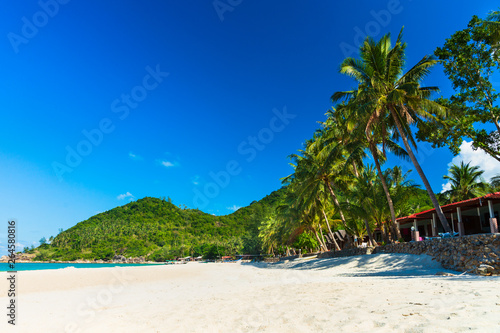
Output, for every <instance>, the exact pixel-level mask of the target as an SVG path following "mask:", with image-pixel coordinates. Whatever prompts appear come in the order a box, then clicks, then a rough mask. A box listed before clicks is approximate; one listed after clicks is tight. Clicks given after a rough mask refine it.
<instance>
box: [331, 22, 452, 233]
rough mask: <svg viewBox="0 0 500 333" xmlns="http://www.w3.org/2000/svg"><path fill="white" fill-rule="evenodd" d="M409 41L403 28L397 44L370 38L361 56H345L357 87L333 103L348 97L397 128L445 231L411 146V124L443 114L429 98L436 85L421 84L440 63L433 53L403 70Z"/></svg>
mask: <svg viewBox="0 0 500 333" xmlns="http://www.w3.org/2000/svg"><path fill="white" fill-rule="evenodd" d="M405 49H406V43H403V41H402V30H401V32H400V34H399V36H398V39H397V41H396V45H394V47H393V46H392V45H391V41H390V34H387V35H385V36H383V37H382V38H381V39H380V41H379V42H378V43H376V42H375V41H374V40H373V38H371V37H368V38H367V39H366V40H365V42H364V44H363V45H362V46H361V49H360V55H361V59H354V58H346V59H345V60H344V61H343V62H342V64H341V69H340V72H341V73H342V74H345V75H347V76H350V77H351V78H353V79H355V80H356V82H357V84H358V87H357V88H356V89H354V90H350V91H339V92H336V93H334V94H333V95H332V100H333V101H334V102H336V101H340V100H342V99H345V100H348V101H349V102H350V103H352V105H353V106H355V107H356V108H359V109H361V110H369V111H367V112H371V113H372V117H371V121H372V122H373V123H374V124H377V123H378V124H380V125H382V124H383V126H384V127H385V128H387V129H391V128H392V129H394V128H395V129H396V130H397V132H398V134H399V136H400V138H401V140H402V141H403V144H404V146H405V150H406V152H407V153H408V155H409V156H410V159H411V161H412V162H413V165H414V166H415V169H416V171H417V172H418V174H419V176H420V178H421V179H422V182H423V183H424V186H425V188H426V190H427V192H428V194H429V197H430V198H431V200H432V203H433V206H434V208H435V209H436V212H437V215H438V217H439V220H440V222H441V224H442V225H443V228H444V230H445V231H451V229H450V226H449V224H448V221H447V220H446V217H445V216H444V214H443V212H442V210H441V207H440V206H439V203H438V201H437V198H436V195H435V194H434V192H433V191H432V188H431V186H430V184H429V181H428V180H427V177H426V176H425V174H424V172H423V170H422V168H421V167H420V164H419V163H418V161H417V159H416V157H415V154H414V153H413V150H412V148H411V146H410V142H411V143H412V145H413V146H414V147H416V143H415V141H414V138H413V133H412V131H411V128H410V125H412V124H414V123H415V122H416V121H417V120H418V121H422V120H423V119H432V118H433V115H432V113H434V114H442V113H443V112H444V108H443V107H442V106H441V105H439V104H438V103H435V102H433V101H431V100H430V99H429V97H430V95H431V93H432V92H435V91H438V88H437V87H421V86H420V82H421V81H422V80H423V79H424V78H425V77H426V76H427V75H428V74H429V72H430V68H431V67H432V66H434V65H435V64H436V63H437V60H435V59H434V57H432V56H425V57H423V58H422V60H420V61H419V62H418V63H417V64H416V65H415V66H413V67H412V68H411V69H410V70H409V71H407V72H406V73H404V65H405Z"/></svg>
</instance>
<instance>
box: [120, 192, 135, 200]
mask: <svg viewBox="0 0 500 333" xmlns="http://www.w3.org/2000/svg"><path fill="white" fill-rule="evenodd" d="M116 198H117V199H118V200H123V199H126V198H129V200H134V195H133V194H132V193H130V192H127V193H124V194H120V195H119V196H117V197H116Z"/></svg>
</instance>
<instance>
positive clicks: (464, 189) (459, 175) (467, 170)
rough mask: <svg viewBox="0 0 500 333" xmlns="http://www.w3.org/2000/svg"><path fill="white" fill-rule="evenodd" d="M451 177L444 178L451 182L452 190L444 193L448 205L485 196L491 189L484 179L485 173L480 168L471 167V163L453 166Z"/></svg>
mask: <svg viewBox="0 0 500 333" xmlns="http://www.w3.org/2000/svg"><path fill="white" fill-rule="evenodd" d="M449 172H450V176H444V177H443V178H444V179H447V180H449V182H450V184H451V189H450V190H448V191H446V192H444V193H443V198H444V199H445V200H446V202H447V203H451V202H457V201H462V200H467V199H472V198H475V197H479V196H482V195H485V194H486V193H487V191H488V190H489V189H490V188H489V186H488V184H487V183H486V182H485V181H484V180H483V179H482V177H481V175H482V174H483V173H484V171H483V170H480V168H479V167H478V166H470V162H469V163H467V164H465V163H464V162H463V161H462V162H461V163H460V165H455V164H454V165H452V166H451V168H450V170H449Z"/></svg>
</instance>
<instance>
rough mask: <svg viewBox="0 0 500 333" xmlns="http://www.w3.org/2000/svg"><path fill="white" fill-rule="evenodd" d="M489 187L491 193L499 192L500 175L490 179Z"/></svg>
mask: <svg viewBox="0 0 500 333" xmlns="http://www.w3.org/2000/svg"><path fill="white" fill-rule="evenodd" d="M490 186H491V189H492V191H493V192H498V191H500V174H498V175H496V176H494V177H491V179H490Z"/></svg>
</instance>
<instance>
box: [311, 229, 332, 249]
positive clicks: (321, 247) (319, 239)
mask: <svg viewBox="0 0 500 333" xmlns="http://www.w3.org/2000/svg"><path fill="white" fill-rule="evenodd" d="M313 232H314V236H316V239H317V240H318V243H319V246H320V249H321V250H322V251H323V249H325V252H327V251H328V249H327V248H326V245H324V244H323V242H322V241H321V238H319V236H318V232H317V231H316V230H314V229H313Z"/></svg>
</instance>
